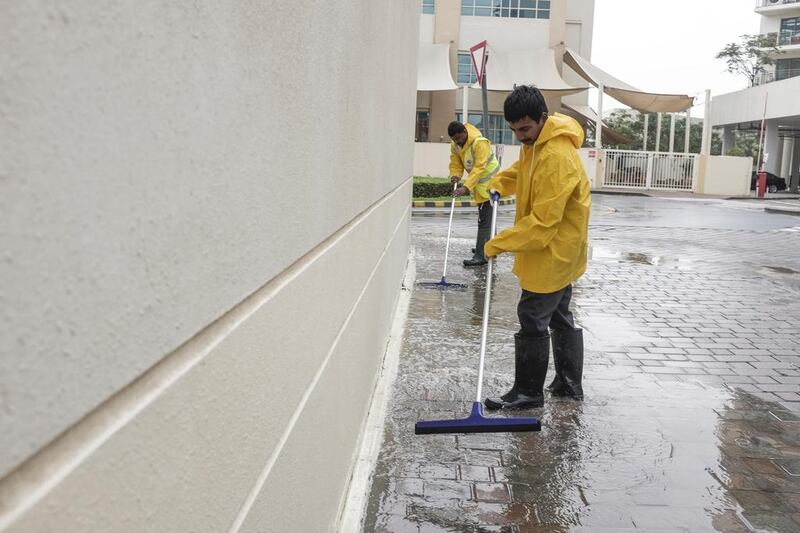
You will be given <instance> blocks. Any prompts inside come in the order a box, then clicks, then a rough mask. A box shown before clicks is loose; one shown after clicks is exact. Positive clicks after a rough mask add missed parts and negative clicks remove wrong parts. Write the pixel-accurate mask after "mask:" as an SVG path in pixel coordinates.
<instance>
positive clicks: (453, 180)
mask: <svg viewBox="0 0 800 533" xmlns="http://www.w3.org/2000/svg"><path fill="white" fill-rule="evenodd" d="M459 181H461V176H450V185H455V184H456V183H458V182H459Z"/></svg>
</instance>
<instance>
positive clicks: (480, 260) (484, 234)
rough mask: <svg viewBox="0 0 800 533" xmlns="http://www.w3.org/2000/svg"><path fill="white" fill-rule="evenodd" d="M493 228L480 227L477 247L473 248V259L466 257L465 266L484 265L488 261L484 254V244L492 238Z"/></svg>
mask: <svg viewBox="0 0 800 533" xmlns="http://www.w3.org/2000/svg"><path fill="white" fill-rule="evenodd" d="M491 232H492V229H491V228H478V237H477V239H475V248H473V252H472V259H464V266H465V267H475V266H483V265H485V264H486V263H488V261H486V257H484V255H483V245H484V244H486V243H487V242H488V241H489V239H490V238H491V235H490V233H491Z"/></svg>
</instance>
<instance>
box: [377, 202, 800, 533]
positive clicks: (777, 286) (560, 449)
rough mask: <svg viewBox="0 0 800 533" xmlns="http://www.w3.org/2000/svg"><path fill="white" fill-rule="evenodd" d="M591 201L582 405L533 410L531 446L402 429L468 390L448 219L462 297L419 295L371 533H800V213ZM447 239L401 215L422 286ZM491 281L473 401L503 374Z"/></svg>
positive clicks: (505, 377) (507, 266) (464, 403)
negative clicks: (536, 419) (483, 356)
mask: <svg viewBox="0 0 800 533" xmlns="http://www.w3.org/2000/svg"><path fill="white" fill-rule="evenodd" d="M593 202H594V204H593V211H592V220H591V228H590V240H591V245H592V253H591V260H590V265H589V270H588V272H587V274H586V275H585V276H584V277H583V278H582V279H581V280H580V281H579V282H578V283H577V284H576V286H575V291H574V298H573V301H574V312H575V315H576V319H577V320H578V322H579V323H580V324H581V325H582V327H584V329H585V337H586V345H587V353H586V368H585V384H584V388H585V390H586V393H587V399H586V401H585V402H583V403H574V402H570V401H568V400H558V399H551V398H547V399H546V404H545V407H544V408H543V409H535V410H531V411H529V412H530V413H533V414H536V415H537V416H540V417H541V418H542V431H541V432H540V433H534V434H524V435H522V434H516V435H513V434H512V435H509V434H497V435H435V436H415V435H414V434H413V425H414V422H416V421H417V420H418V419H431V418H451V417H459V418H460V417H463V416H465V415H466V414H467V412H468V407H469V404H470V402H471V401H472V400H473V399H474V395H475V379H476V377H477V368H476V364H477V361H478V349H479V341H480V314H481V312H482V307H483V286H484V283H485V280H484V279H483V272H482V271H477V272H476V271H472V270H465V269H463V268H462V267H461V266H460V260H461V259H462V258H464V257H466V256H467V255H468V249H469V248H470V247H471V246H472V245H473V242H474V227H475V215H474V214H473V213H472V212H465V213H459V214H458V215H457V217H456V220H455V222H454V239H453V243H452V246H453V248H452V249H451V258H452V259H451V262H450V267H449V274H448V279H449V280H450V281H458V282H462V283H466V284H468V288H467V289H466V290H461V291H449V292H441V291H438V290H426V289H419V288H415V289H414V292H413V294H412V299H411V305H410V310H409V317H408V322H407V329H406V333H405V338H404V342H403V352H402V354H401V360H400V369H399V373H398V378H397V381H396V382H395V384H394V388H393V391H392V393H391V398H392V399H391V401H390V405H389V412H388V413H387V422H386V428H385V436H384V438H385V440H384V443H383V447H382V450H381V453H380V456H379V459H378V464H377V467H376V471H375V474H374V478H373V486H372V489H371V494H370V502H369V507H368V513H367V519H366V523H365V531H391V532H406V531H414V532H417V531H419V532H438V531H475V532H477V531H511V532H538V531H553V532H561V531H564V532H566V531H593V532H599V533H604V532H618V531H636V530H640V531H654V532H666V531H693V532H694V531H731V532H738V531H779V532H783V531H791V532H797V531H800V394H798V392H800V355H798V353H800V340H798V339H800V337H798V336H797V331H798V327H800V325H798V315H799V314H800V274H799V272H800V231H797V230H798V229H800V218H797V217H790V216H784V215H771V214H766V213H763V212H762V211H761V210H760V208H758V206H754V205H753V204H750V203H748V202H725V201H682V200H665V199H655V198H638V197H621V196H600V195H596V196H595V197H594V198H593ZM512 209H513V207H512ZM441 214H446V213H441ZM512 219H513V210H506V211H504V212H502V213H501V216H499V226H500V227H501V228H502V227H504V226H506V225H508V224H510V223H511V221H512ZM446 229H447V218H446V216H414V217H413V220H412V233H413V245H414V248H415V257H416V264H417V273H416V277H417V280H418V281H420V280H438V279H439V277H441V260H442V258H441V255H442V250H443V246H444V234H445V232H446ZM493 287H494V290H493V294H492V318H491V320H490V325H489V343H488V348H487V366H486V379H485V384H484V391H485V392H486V393H487V394H493V393H502V392H505V391H506V390H507V389H508V388H509V386H510V384H511V381H512V379H513V376H512V374H511V369H512V368H513V333H514V332H515V331H516V329H517V319H516V302H517V298H518V296H519V289H518V285H517V280H516V278H515V277H514V276H513V275H512V274H511V257H509V256H501V259H500V260H499V261H498V267H497V269H496V277H495V280H494V286H493ZM550 372H551V374H550V375H552V368H551V370H550ZM550 375H549V376H550ZM549 376H548V377H549Z"/></svg>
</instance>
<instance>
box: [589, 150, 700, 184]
mask: <svg viewBox="0 0 800 533" xmlns="http://www.w3.org/2000/svg"><path fill="white" fill-rule="evenodd" d="M605 154H606V158H605V172H604V174H603V187H617V188H630V189H660V190H672V191H694V190H695V185H696V183H697V154H683V153H671V152H670V153H666V152H636V151H632V150H605Z"/></svg>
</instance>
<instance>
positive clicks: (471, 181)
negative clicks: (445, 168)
mask: <svg viewBox="0 0 800 533" xmlns="http://www.w3.org/2000/svg"><path fill="white" fill-rule="evenodd" d="M491 155H492V145H491V143H490V142H489V139H486V140H485V141H477V142H475V143H473V145H472V157H474V158H475V161H474V164H473V165H472V171H471V172H470V173H469V176H467V179H466V180H465V181H464V187H466V188H467V189H469V190H470V191H471V190H473V189H474V188H475V186H476V185H478V180H479V179H480V177H481V174H483V173H484V171H485V170H486V165H487V164H489V156H491Z"/></svg>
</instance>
